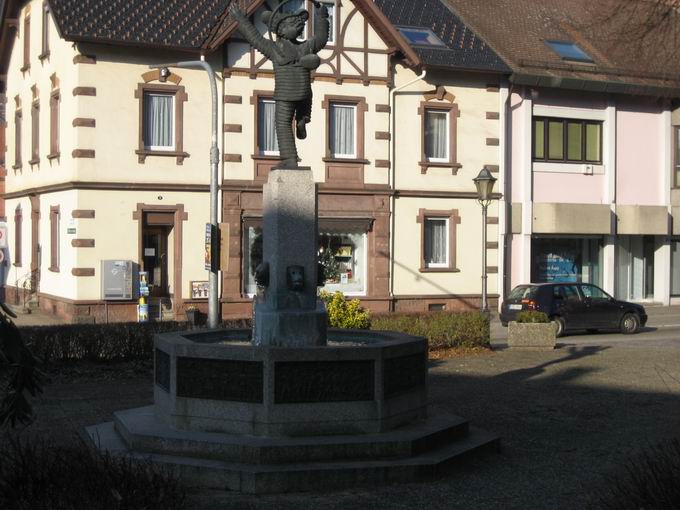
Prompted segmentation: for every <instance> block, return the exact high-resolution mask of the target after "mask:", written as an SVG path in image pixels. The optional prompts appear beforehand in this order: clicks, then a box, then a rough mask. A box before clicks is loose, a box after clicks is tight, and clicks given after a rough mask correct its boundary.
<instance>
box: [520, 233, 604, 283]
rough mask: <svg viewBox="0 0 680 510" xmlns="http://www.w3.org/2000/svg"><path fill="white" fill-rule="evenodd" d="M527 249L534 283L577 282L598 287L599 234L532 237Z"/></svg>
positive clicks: (601, 249)
mask: <svg viewBox="0 0 680 510" xmlns="http://www.w3.org/2000/svg"><path fill="white" fill-rule="evenodd" d="M531 252H532V264H531V280H532V282H534V283H549V282H574V283H576V282H579V283H592V284H595V285H598V286H602V258H603V241H602V238H601V237H572V238H570V237H547V236H546V237H535V238H534V239H532V246H531Z"/></svg>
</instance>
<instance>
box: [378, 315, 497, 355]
mask: <svg viewBox="0 0 680 510" xmlns="http://www.w3.org/2000/svg"><path fill="white" fill-rule="evenodd" d="M371 329H374V330H380V331H386V330H388V331H398V332H400V333H407V334H409V335H415V336H422V337H425V338H427V340H428V342H429V345H430V348H440V347H489V346H490V336H491V332H490V325H489V317H488V316H487V315H486V314H483V313H481V312H433V313H423V314H399V313H393V314H389V315H374V316H373V318H372V324H371Z"/></svg>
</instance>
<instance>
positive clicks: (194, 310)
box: [184, 305, 201, 327]
mask: <svg viewBox="0 0 680 510" xmlns="http://www.w3.org/2000/svg"><path fill="white" fill-rule="evenodd" d="M184 312H185V313H186V315H187V322H188V323H189V324H190V325H191V327H196V326H197V325H198V321H199V317H200V314H201V312H200V311H199V309H198V307H197V306H194V305H189V306H187V308H186V310H184Z"/></svg>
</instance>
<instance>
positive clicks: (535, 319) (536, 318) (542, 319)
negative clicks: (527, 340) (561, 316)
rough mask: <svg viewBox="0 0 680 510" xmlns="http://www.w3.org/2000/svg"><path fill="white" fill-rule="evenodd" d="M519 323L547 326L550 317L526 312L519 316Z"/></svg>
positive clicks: (540, 313) (541, 313) (539, 313)
mask: <svg viewBox="0 0 680 510" xmlns="http://www.w3.org/2000/svg"><path fill="white" fill-rule="evenodd" d="M517 322H523V323H532V324H547V323H548V322H550V319H549V318H548V316H547V315H546V314H545V313H543V312H535V311H525V312H519V313H518V314H517Z"/></svg>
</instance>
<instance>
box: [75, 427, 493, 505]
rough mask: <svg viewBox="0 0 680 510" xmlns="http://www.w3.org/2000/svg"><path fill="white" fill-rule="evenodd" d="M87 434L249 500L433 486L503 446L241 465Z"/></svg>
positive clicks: (473, 440) (475, 436) (482, 435)
mask: <svg viewBox="0 0 680 510" xmlns="http://www.w3.org/2000/svg"><path fill="white" fill-rule="evenodd" d="M87 433H88V435H89V436H90V438H91V439H92V441H93V442H94V443H95V444H96V445H97V446H98V447H99V448H100V449H106V450H108V451H109V452H111V453H112V454H122V455H128V456H131V457H132V458H133V459H139V460H141V461H152V462H154V463H157V464H161V465H164V466H166V467H168V468H170V469H171V470H173V471H174V472H175V473H176V474H177V475H178V476H180V477H181V479H182V480H183V481H184V482H185V483H188V484H189V485H193V486H198V487H204V488H213V489H226V490H232V491H238V492H244V493H249V494H267V493H282V492H295V491H308V490H315V491H317V490H328V489H343V488H349V487H357V486H373V485H382V484H387V483H398V482H412V481H414V480H429V479H432V478H434V477H437V476H440V475H441V474H443V473H445V472H446V470H448V469H450V468H451V467H455V466H458V465H460V464H461V463H462V462H464V461H467V460H468V458H469V457H470V456H471V455H472V454H475V453H479V452H482V451H487V450H498V448H499V445H500V438H499V436H498V435H496V434H493V433H489V432H485V431H482V430H479V429H476V428H470V430H469V432H468V434H467V435H465V436H464V437H463V438H460V439H457V440H455V441H452V442H450V443H446V444H444V445H440V446H438V447H436V448H434V449H431V450H429V451H427V452H424V453H420V454H416V455H414V456H412V457H407V458H400V459H379V460H345V461H326V462H301V463H290V464H242V463H229V462H223V461H219V460H214V459H201V458H193V457H184V456H175V455H164V454H150V453H140V452H133V451H130V450H129V449H128V448H127V445H126V444H125V442H124V440H123V439H122V437H121V436H120V435H119V434H118V433H117V432H116V430H115V428H114V424H113V422H108V423H105V424H101V425H97V426H94V427H90V428H88V429H87Z"/></svg>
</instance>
